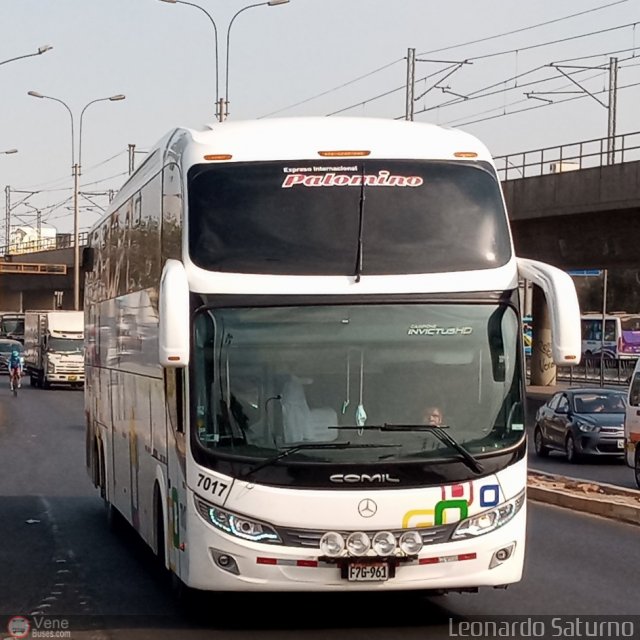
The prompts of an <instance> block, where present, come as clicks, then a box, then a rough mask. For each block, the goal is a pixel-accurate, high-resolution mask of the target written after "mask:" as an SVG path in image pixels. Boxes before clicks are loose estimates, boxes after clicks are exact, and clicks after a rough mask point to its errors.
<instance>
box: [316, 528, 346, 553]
mask: <svg viewBox="0 0 640 640" xmlns="http://www.w3.org/2000/svg"><path fill="white" fill-rule="evenodd" d="M320 551H321V552H322V553H323V554H324V555H325V556H329V557H331V558H335V557H336V556H339V555H340V554H341V553H342V552H343V551H344V538H343V537H342V536H341V535H340V534H339V533H336V532H335V531H327V533H325V534H324V535H323V536H322V538H320Z"/></svg>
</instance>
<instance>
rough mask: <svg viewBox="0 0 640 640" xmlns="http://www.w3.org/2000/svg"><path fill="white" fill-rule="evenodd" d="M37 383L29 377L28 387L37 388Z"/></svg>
mask: <svg viewBox="0 0 640 640" xmlns="http://www.w3.org/2000/svg"><path fill="white" fill-rule="evenodd" d="M37 383H38V381H37V380H36V379H35V378H34V377H33V376H32V375H30V376H29V386H31V387H37V386H38V384H37Z"/></svg>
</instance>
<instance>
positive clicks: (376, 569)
mask: <svg viewBox="0 0 640 640" xmlns="http://www.w3.org/2000/svg"><path fill="white" fill-rule="evenodd" d="M347 578H348V580H349V581H350V582H384V581H385V580H388V579H389V565H388V564H387V563H386V562H376V563H372V564H350V565H349V571H348V574H347Z"/></svg>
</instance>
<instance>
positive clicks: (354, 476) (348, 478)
mask: <svg viewBox="0 0 640 640" xmlns="http://www.w3.org/2000/svg"><path fill="white" fill-rule="evenodd" d="M329 480H331V482H337V483H339V484H357V483H358V482H380V483H383V482H400V479H399V478H392V477H391V476H390V475H389V474H388V473H372V474H371V475H369V474H368V473H334V474H333V475H332V476H329Z"/></svg>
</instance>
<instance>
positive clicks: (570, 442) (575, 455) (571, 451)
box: [564, 433, 581, 464]
mask: <svg viewBox="0 0 640 640" xmlns="http://www.w3.org/2000/svg"><path fill="white" fill-rule="evenodd" d="M564 450H565V453H566V454H567V462H570V463H571V464H576V463H578V462H580V459H581V456H580V453H579V452H578V450H577V449H576V441H575V438H574V437H573V434H571V433H570V434H569V435H568V436H567V439H566V440H565V443H564Z"/></svg>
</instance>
